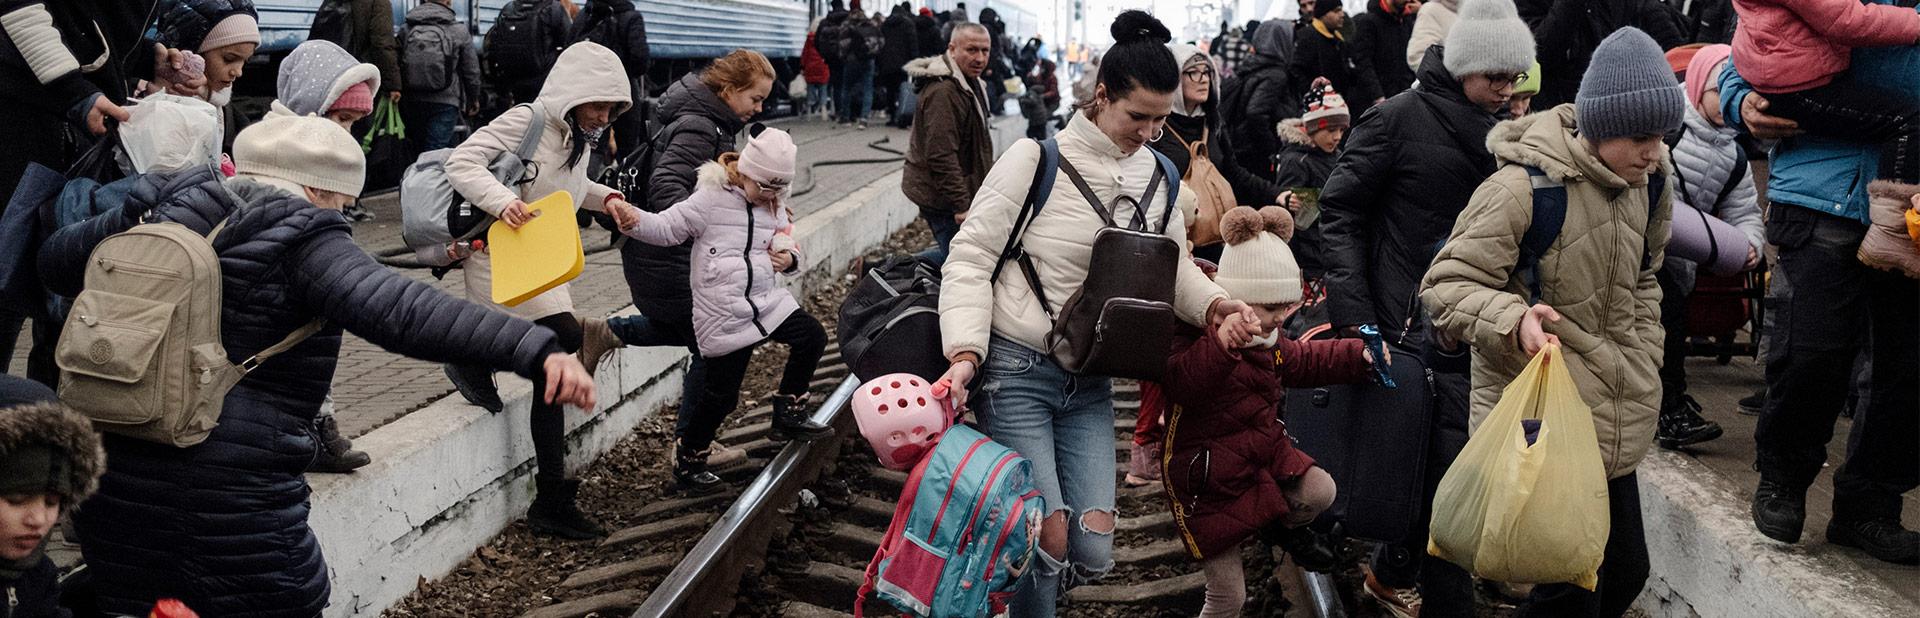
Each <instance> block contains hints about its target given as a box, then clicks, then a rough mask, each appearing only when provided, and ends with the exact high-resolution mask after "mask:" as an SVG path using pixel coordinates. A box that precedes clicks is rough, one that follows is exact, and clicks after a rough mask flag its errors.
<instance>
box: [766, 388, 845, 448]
mask: <svg viewBox="0 0 1920 618" xmlns="http://www.w3.org/2000/svg"><path fill="white" fill-rule="evenodd" d="M808 399H809V397H808V396H807V395H781V394H775V395H774V396H773V432H772V433H771V434H769V435H768V436H767V437H768V439H770V440H773V441H775V442H786V441H788V440H802V441H813V440H818V439H820V438H825V437H827V436H831V435H833V428H832V427H828V426H826V425H822V424H819V423H815V422H813V421H812V420H810V419H808V418H807V400H808Z"/></svg>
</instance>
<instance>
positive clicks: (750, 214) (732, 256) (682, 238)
mask: <svg viewBox="0 0 1920 618" xmlns="http://www.w3.org/2000/svg"><path fill="white" fill-rule="evenodd" d="M789 217H790V215H789V214H788V211H787V209H786V208H785V207H784V205H783V206H782V207H780V208H776V209H775V210H774V211H772V212H768V211H767V210H766V209H765V208H761V207H758V206H755V205H753V203H752V202H749V201H747V196H746V193H744V192H743V191H741V189H740V188H739V187H737V186H734V185H733V183H730V182H728V181H727V168H726V167H725V166H723V165H721V164H720V163H718V162H708V163H705V164H702V165H701V166H700V172H699V187H698V188H697V189H695V190H694V192H693V195H690V196H687V199H685V200H682V201H680V202H679V203H677V204H674V205H673V206H672V207H671V208H668V209H666V210H665V211H662V212H660V213H659V214H657V215H655V214H651V213H645V214H642V215H641V217H640V223H639V224H638V225H636V226H634V228H633V229H631V230H627V231H626V234H627V235H628V236H632V237H634V238H636V239H639V240H640V241H641V242H644V243H647V244H651V245H669V246H671V245H678V244H681V243H684V242H688V241H692V242H693V264H692V267H693V269H692V272H693V274H692V278H690V279H688V284H689V285H691V286H692V288H693V290H694V295H693V334H694V338H695V340H696V341H697V342H698V343H699V346H700V354H701V355H703V356H706V357H707V358H718V357H721V356H726V355H727V354H730V353H733V352H735V351H738V350H740V349H742V348H746V347H747V346H751V345H753V344H756V343H759V342H760V341H761V340H764V339H766V338H767V336H768V335H769V334H771V333H772V332H773V331H774V329H776V328H779V327H780V325H781V324H782V323H784V322H786V320H787V316H789V315H792V314H793V312H794V311H796V310H798V309H799V308H800V303H798V302H797V301H795V300H794V299H793V294H791V293H788V292H787V288H785V287H783V286H781V285H780V282H779V281H778V280H776V278H775V277H774V270H773V261H772V258H771V257H770V255H769V253H768V247H769V246H770V243H771V242H772V241H773V236H774V234H775V233H776V232H778V231H779V230H783V229H787V228H788V227H790V226H791V225H792V224H793V220H792V219H791V218H789ZM793 251H794V252H795V256H794V261H793V263H794V266H793V267H792V268H798V267H799V266H798V265H799V264H800V259H799V254H798V252H799V249H797V248H796V249H794V250H793ZM789 270H791V268H790V269H789Z"/></svg>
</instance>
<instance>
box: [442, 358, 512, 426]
mask: <svg viewBox="0 0 1920 618" xmlns="http://www.w3.org/2000/svg"><path fill="white" fill-rule="evenodd" d="M441 369H443V370H445V371H446V372H447V380H449V381H451V382H453V388H454V390H457V391H460V396H461V397H465V398H466V399H467V403H471V404H473V405H476V406H480V407H481V408H483V409H485V410H486V411H488V412H491V413H494V414H499V413H500V411H501V410H505V409H507V404H506V403H505V402H502V401H500V389H499V388H498V387H496V386H494V384H493V372H492V371H488V370H487V369H486V368H484V367H472V366H468V365H455V364H451V363H449V364H446V365H441Z"/></svg>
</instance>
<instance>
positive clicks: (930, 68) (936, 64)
mask: <svg viewBox="0 0 1920 618" xmlns="http://www.w3.org/2000/svg"><path fill="white" fill-rule="evenodd" d="M905 69H906V72H907V77H908V79H911V80H913V91H914V92H919V91H920V90H921V89H922V88H925V87H926V85H927V84H931V83H933V82H934V81H935V80H940V79H951V80H953V81H954V83H957V84H960V91H961V92H964V93H966V94H967V96H968V97H973V89H974V81H975V80H971V79H965V78H964V77H965V74H963V73H961V72H960V69H959V68H958V67H955V66H953V62H952V60H950V59H948V58H947V55H946V54H940V55H938V56H927V57H925V58H918V59H915V60H912V61H909V62H907V66H906V67H905Z"/></svg>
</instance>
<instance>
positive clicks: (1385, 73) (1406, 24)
mask: <svg viewBox="0 0 1920 618" xmlns="http://www.w3.org/2000/svg"><path fill="white" fill-rule="evenodd" d="M1387 9H1388V7H1387V6H1386V0H1376V1H1375V2H1374V3H1373V5H1372V6H1369V7H1367V12H1365V13H1362V14H1360V15H1358V16H1356V17H1354V18H1353V29H1354V34H1353V45H1352V46H1351V47H1350V48H1349V51H1350V52H1351V57H1352V59H1353V82H1354V90H1353V92H1350V93H1349V92H1347V91H1344V90H1342V91H1341V94H1343V95H1345V96H1346V98H1347V100H1348V101H1355V102H1359V103H1361V104H1362V106H1361V107H1356V108H1354V109H1353V115H1354V116H1359V115H1360V113H1361V112H1363V111H1365V110H1366V108H1368V107H1373V101H1374V99H1380V98H1385V97H1390V96H1393V95H1396V94H1400V93H1401V92H1404V91H1406V89H1408V88H1412V87H1413V67H1411V66H1408V65H1407V63H1406V57H1407V44H1408V42H1410V41H1412V40H1413V25H1414V21H1415V17H1414V16H1413V15H1408V14H1405V13H1398V12H1392V11H1388V10H1387ZM1338 87H1339V86H1337V85H1336V86H1335V88H1338Z"/></svg>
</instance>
